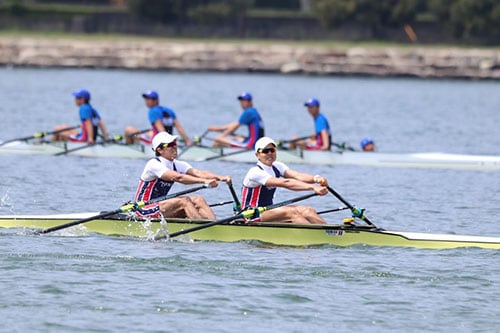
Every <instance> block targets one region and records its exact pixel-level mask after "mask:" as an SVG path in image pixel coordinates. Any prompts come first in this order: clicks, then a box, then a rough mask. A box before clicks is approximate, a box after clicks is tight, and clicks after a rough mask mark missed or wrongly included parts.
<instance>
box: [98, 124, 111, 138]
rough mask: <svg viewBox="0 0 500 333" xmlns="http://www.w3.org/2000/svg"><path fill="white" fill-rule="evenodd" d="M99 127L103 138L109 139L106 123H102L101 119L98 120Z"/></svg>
mask: <svg viewBox="0 0 500 333" xmlns="http://www.w3.org/2000/svg"><path fill="white" fill-rule="evenodd" d="M99 128H100V129H101V132H102V136H103V137H104V140H108V139H109V134H108V130H107V129H106V125H105V124H104V121H103V120H102V119H101V120H99Z"/></svg>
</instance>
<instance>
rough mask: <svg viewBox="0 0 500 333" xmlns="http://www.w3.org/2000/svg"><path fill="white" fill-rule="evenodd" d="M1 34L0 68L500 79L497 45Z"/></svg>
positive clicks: (499, 55)
mask: <svg viewBox="0 0 500 333" xmlns="http://www.w3.org/2000/svg"><path fill="white" fill-rule="evenodd" d="M359 45H360V46H356V44H354V43H346V44H339V45H338V46H328V43H327V42H325V44H324V45H323V44H321V43H320V42H318V43H317V44H316V43H293V42H292V43H287V42H276V43H273V42H267V41H263V42H257V41H227V42H226V41H220V40H217V41H212V40H188V39H182V40H175V39H165V40H163V39H157V38H155V39H148V38H144V39H141V38H139V37H131V38H125V37H121V38H120V37H118V38H106V37H102V38H100V37H99V36H97V37H93V38H92V37H90V38H85V37H81V36H80V37H77V36H76V37H72V36H68V37H61V38H54V37H38V36H20V37H16V36H4V35H0V66H13V67H71V68H78V67H83V68H123V69H131V70H132V69H146V70H147V69H149V70H166V71H168V70H176V71H217V72H267V73H283V74H309V75H343V76H350V75H365V76H380V77H398V76H406V77H419V78H445V79H487V80H499V79H500V49H498V48H459V47H443V48H440V47H435V46H428V47H425V46H418V45H415V46H396V45H395V46H392V45H389V46H369V45H367V43H360V44H359Z"/></svg>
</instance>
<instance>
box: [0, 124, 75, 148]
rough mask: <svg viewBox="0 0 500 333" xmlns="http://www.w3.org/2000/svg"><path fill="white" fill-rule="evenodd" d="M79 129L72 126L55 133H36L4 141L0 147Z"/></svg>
mask: <svg viewBox="0 0 500 333" xmlns="http://www.w3.org/2000/svg"><path fill="white" fill-rule="evenodd" d="M79 127H80V125H77V126H73V127H66V128H63V129H60V130H57V131H52V132H38V133H35V134H33V135H31V136H26V137H24V138H17V139H11V140H7V141H4V142H2V143H0V146H3V145H5V144H7V143H10V142H14V141H28V140H32V139H43V138H44V137H46V136H47V135H52V134H59V133H62V132H66V131H69V130H73V129H77V128H79Z"/></svg>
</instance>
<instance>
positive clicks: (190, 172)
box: [187, 168, 232, 184]
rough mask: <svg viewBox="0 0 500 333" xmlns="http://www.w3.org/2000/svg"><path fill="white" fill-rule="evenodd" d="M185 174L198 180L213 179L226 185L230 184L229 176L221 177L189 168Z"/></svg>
mask: <svg viewBox="0 0 500 333" xmlns="http://www.w3.org/2000/svg"><path fill="white" fill-rule="evenodd" d="M187 174H188V175H191V176H195V177H200V178H210V179H215V180H217V181H221V182H225V183H228V184H231V183H232V179H231V176H221V175H218V174H215V173H213V172H210V171H207V170H200V169H195V168H191V169H189V170H188V171H187Z"/></svg>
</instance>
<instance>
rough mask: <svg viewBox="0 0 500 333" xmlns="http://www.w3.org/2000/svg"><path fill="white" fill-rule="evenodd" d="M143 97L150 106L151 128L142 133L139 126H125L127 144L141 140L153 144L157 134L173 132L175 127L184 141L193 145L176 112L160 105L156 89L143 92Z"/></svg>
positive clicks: (188, 144)
mask: <svg viewBox="0 0 500 333" xmlns="http://www.w3.org/2000/svg"><path fill="white" fill-rule="evenodd" d="M142 97H143V98H144V103H145V104H146V106H147V107H148V108H149V111H148V118H149V123H150V124H151V130H150V131H148V132H146V133H142V134H140V133H139V130H138V129H137V128H135V127H133V126H127V128H125V142H126V143H127V144H131V143H134V142H138V141H139V140H140V141H142V142H144V143H146V144H151V142H152V140H153V137H154V136H155V135H156V134H158V133H160V132H167V133H170V134H173V128H174V127H175V128H176V129H177V131H178V132H179V134H180V135H181V136H182V138H183V139H184V143H185V144H186V145H187V146H190V145H192V142H191V140H190V139H189V137H188V135H187V134H186V131H185V130H184V127H182V125H181V123H180V122H179V119H177V116H176V114H175V112H174V111H173V110H172V109H170V108H167V107H165V106H161V105H160V96H159V95H158V93H157V92H156V91H153V90H149V91H146V92H145V93H144V94H142Z"/></svg>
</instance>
